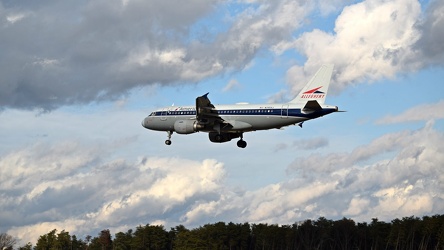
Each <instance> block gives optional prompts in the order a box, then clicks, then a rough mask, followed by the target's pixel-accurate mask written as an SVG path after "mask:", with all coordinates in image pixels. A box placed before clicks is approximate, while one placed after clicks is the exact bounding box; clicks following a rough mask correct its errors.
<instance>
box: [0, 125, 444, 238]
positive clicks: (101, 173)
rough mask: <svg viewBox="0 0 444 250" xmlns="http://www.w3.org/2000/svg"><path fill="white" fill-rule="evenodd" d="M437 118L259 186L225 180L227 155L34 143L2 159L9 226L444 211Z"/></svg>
mask: <svg viewBox="0 0 444 250" xmlns="http://www.w3.org/2000/svg"><path fill="white" fill-rule="evenodd" d="M433 126H434V123H433V122H428V123H427V124H426V125H425V126H424V127H423V128H420V129H418V130H406V131H402V132H395V133H391V134H386V135H383V136H381V137H379V138H376V139H375V140H373V141H372V142H371V143H369V144H367V145H361V146H359V147H356V148H355V149H354V150H353V151H352V152H351V153H341V152H335V153H330V154H326V155H320V154H311V155H308V156H306V157H302V158H301V157H299V158H296V159H294V161H293V163H291V164H290V165H289V166H288V168H287V174H288V177H287V179H286V180H282V181H280V182H277V183H273V184H270V185H267V186H263V187H260V188H256V189H252V190H242V189H238V188H232V187H230V186H228V185H226V183H225V181H226V174H227V172H226V167H225V166H224V163H223V162H218V161H216V160H212V159H203V160H201V161H195V160H187V159H184V158H156V157H151V158H145V157H141V158H139V159H138V160H136V161H134V162H132V161H129V160H125V159H124V158H116V159H114V160H110V159H107V157H106V155H107V154H109V153H110V152H109V151H107V150H103V147H102V146H100V145H95V146H93V145H88V146H86V145H80V144H75V143H58V144H54V145H34V146H30V147H28V148H25V149H22V150H17V151H13V152H11V153H9V154H7V155H5V156H3V157H2V158H1V159H0V171H1V172H0V178H1V179H0V189H1V190H3V192H2V193H1V199H2V200H3V201H5V202H2V204H1V205H0V211H2V212H1V213H0V220H1V221H2V225H1V226H2V229H3V230H4V229H7V231H8V233H9V234H11V235H14V236H16V237H18V238H20V239H22V241H23V242H27V241H32V242H35V241H36V239H37V237H38V236H39V235H41V234H44V233H47V232H48V231H49V230H52V229H53V228H57V229H59V230H61V229H66V230H68V231H70V232H71V233H74V234H77V235H78V236H81V237H82V236H85V235H86V234H92V233H93V232H97V231H99V230H101V229H104V228H110V229H112V230H115V231H117V230H127V229H129V228H133V227H135V226H137V225H138V224H140V223H156V224H159V223H161V224H164V225H166V226H167V227H168V226H176V225H179V224H183V225H185V226H188V227H195V226H199V225H202V224H205V223H209V222H216V221H237V222H245V221H248V222H254V223H259V222H267V223H282V224H288V223H292V222H296V221H301V220H305V219H308V218H315V219H316V218H317V217H319V216H325V217H328V218H340V217H343V216H345V217H350V218H353V219H355V220H359V221H365V220H367V221H368V220H369V219H370V218H373V217H378V218H379V219H381V220H388V219H392V218H395V217H401V216H410V215H423V214H435V213H440V212H441V211H442V209H444V196H443V194H442V192H441V190H443V188H444V186H443V183H444V170H443V168H441V163H442V162H444V153H443V152H444V146H443V145H442V143H441V142H442V140H443V139H444V134H443V133H442V132H439V131H437V130H435V129H434V128H433ZM252 175H254V174H252ZM253 177H254V176H252V178H253ZM91 230H92V231H91ZM115 233H116V232H115Z"/></svg>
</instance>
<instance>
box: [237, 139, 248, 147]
mask: <svg viewBox="0 0 444 250" xmlns="http://www.w3.org/2000/svg"><path fill="white" fill-rule="evenodd" d="M237 146H238V147H240V148H245V147H247V142H246V141H244V140H242V139H241V140H239V141H237Z"/></svg>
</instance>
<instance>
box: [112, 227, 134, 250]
mask: <svg viewBox="0 0 444 250" xmlns="http://www.w3.org/2000/svg"><path fill="white" fill-rule="evenodd" d="M115 236H116V237H115V238H114V240H113V246H114V250H127V249H131V241H132V240H133V230H132V229H130V230H128V231H127V232H126V233H122V232H119V233H116V235H115Z"/></svg>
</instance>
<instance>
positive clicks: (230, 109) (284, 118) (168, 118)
mask: <svg viewBox="0 0 444 250" xmlns="http://www.w3.org/2000/svg"><path fill="white" fill-rule="evenodd" d="M214 106H215V110H217V114H218V116H219V117H220V118H222V119H223V120H225V121H227V122H230V124H231V125H232V126H230V127H227V128H223V127H222V128H221V131H223V132H249V131H255V130H266V129H272V128H281V127H284V126H289V125H294V124H298V123H300V122H303V121H306V120H310V119H314V118H317V117H320V116H323V115H326V114H329V113H332V112H335V111H337V110H338V109H337V107H336V106H328V105H322V110H321V111H316V112H304V111H302V110H301V109H302V105H298V104H292V103H285V104H236V105H214ZM193 119H196V108H195V107H193V106H183V107H175V106H172V107H165V108H162V109H160V110H157V111H154V112H152V113H151V114H150V115H149V116H148V117H146V118H145V119H144V120H143V121H142V125H143V126H144V127H145V128H148V129H152V130H157V131H174V124H175V122H176V121H180V120H193ZM199 131H203V132H213V131H217V129H215V128H213V127H209V128H208V127H205V128H204V129H201V130H199Z"/></svg>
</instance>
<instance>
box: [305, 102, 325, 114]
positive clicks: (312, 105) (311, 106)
mask: <svg viewBox="0 0 444 250" xmlns="http://www.w3.org/2000/svg"><path fill="white" fill-rule="evenodd" d="M320 110H322V107H321V105H319V103H318V101H316V100H312V101H308V102H307V103H306V104H305V106H304V108H303V109H302V111H304V112H311V111H320Z"/></svg>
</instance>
